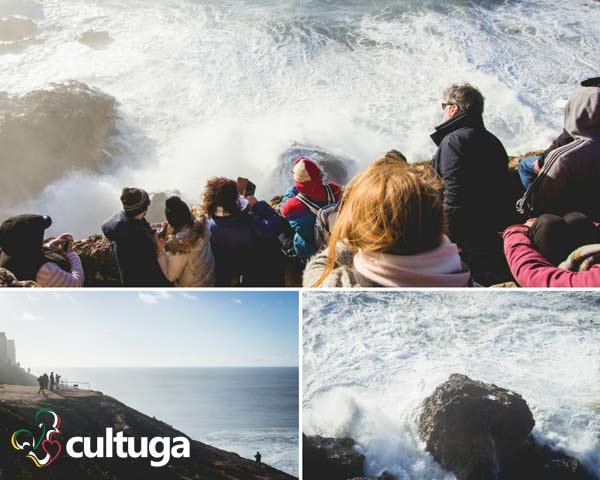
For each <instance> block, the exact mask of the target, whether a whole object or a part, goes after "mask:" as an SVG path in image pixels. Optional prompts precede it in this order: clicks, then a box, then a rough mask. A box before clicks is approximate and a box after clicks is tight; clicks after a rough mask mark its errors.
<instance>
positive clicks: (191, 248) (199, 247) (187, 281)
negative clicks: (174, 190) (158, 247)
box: [158, 219, 215, 287]
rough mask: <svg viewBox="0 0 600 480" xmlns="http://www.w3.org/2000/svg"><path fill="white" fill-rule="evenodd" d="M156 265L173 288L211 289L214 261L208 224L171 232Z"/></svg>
mask: <svg viewBox="0 0 600 480" xmlns="http://www.w3.org/2000/svg"><path fill="white" fill-rule="evenodd" d="M165 240H166V243H165V249H164V250H163V251H161V252H160V253H159V255H158V264H159V265H160V268H161V269H162V271H163V273H164V274H165V276H166V277H167V279H168V280H169V281H171V282H173V283H174V284H175V286H176V287H212V286H213V285H214V284H215V259H214V257H213V254H212V250H211V248H210V230H209V227H208V220H207V219H202V220H201V221H197V222H196V223H194V225H193V226H191V227H185V228H183V229H182V230H181V231H179V232H177V233H174V232H172V231H171V232H170V233H169V234H168V235H167V238H166V239H165Z"/></svg>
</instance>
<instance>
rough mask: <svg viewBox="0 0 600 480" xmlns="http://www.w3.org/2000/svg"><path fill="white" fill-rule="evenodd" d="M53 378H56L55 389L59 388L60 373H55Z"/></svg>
mask: <svg viewBox="0 0 600 480" xmlns="http://www.w3.org/2000/svg"><path fill="white" fill-rule="evenodd" d="M54 378H55V379H56V389H57V390H58V389H59V385H60V375H59V374H58V373H57V374H56V375H55V376H54Z"/></svg>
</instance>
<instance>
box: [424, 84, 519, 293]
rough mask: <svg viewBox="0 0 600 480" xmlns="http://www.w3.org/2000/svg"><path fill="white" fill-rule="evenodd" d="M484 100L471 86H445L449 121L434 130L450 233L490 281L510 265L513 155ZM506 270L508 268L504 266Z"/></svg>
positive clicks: (479, 275)
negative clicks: (505, 235)
mask: <svg viewBox="0 0 600 480" xmlns="http://www.w3.org/2000/svg"><path fill="white" fill-rule="evenodd" d="M483 106H484V99H483V95H482V94H481V92H480V91H479V90H478V89H477V88H475V87H473V86H471V85H469V84H463V85H452V86H450V87H448V88H447V89H446V90H445V91H444V101H443V102H442V105H441V107H442V111H443V119H444V122H443V123H442V124H441V125H438V126H437V127H436V129H435V132H434V133H433V134H432V135H431V138H432V140H433V141H434V142H435V144H436V145H437V146H438V150H437V152H436V153H435V156H434V157H433V162H432V165H433V168H434V169H435V170H436V172H437V173H438V174H439V175H440V177H441V178H442V180H443V184H444V209H445V212H446V221H447V226H448V234H449V236H450V238H451V239H452V241H453V242H454V243H456V244H457V245H458V246H459V248H460V249H461V251H462V253H461V256H462V258H463V261H465V263H467V264H468V265H469V267H470V268H471V272H472V273H473V278H474V280H475V281H477V282H478V283H480V284H483V285H487V284H490V283H492V282H495V281H497V280H498V278H493V276H492V277H490V272H493V271H496V272H498V269H501V270H502V269H503V268H505V262H504V256H503V254H502V242H501V238H500V235H499V234H498V232H499V231H501V230H502V229H503V228H504V227H506V226H507V225H508V223H509V222H510V214H511V212H512V208H511V206H512V205H511V204H512V202H511V199H510V193H509V192H510V187H509V175H508V156H507V154H506V151H505V150H504V147H503V146H502V143H501V142H500V140H498V138H496V137H495V136H494V135H493V134H492V133H490V132H489V131H488V130H486V128H485V126H484V123H483ZM504 271H506V270H504Z"/></svg>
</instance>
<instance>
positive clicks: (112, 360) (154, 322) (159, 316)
mask: <svg viewBox="0 0 600 480" xmlns="http://www.w3.org/2000/svg"><path fill="white" fill-rule="evenodd" d="M22 292H23V291H18V292H17V291H14V290H12V291H8V290H4V291H3V292H0V305H2V317H1V318H0V331H4V332H6V334H7V336H8V338H13V339H15V341H16V350H17V361H20V362H21V364H22V365H23V366H24V367H25V368H27V367H31V368H32V370H34V369H36V368H38V367H42V368H51V367H52V368H58V367H88V366H104V367H106V366H124V367H127V366H129V367H135V366H174V367H185V366H297V365H298V293H297V292H291V291H289V292H288V291H283V292H245V291H231V290H230V291H222V292H221V291H203V292H191V291H184V292H177V291H164V290H163V291H140V292H133V291H110V292H106V291H87V292H86V291H83V292H82V291H78V292H47V291H43V290H42V291H36V292H32V291H28V292H26V293H22Z"/></svg>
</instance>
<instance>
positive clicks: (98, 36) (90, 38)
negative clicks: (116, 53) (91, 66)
mask: <svg viewBox="0 0 600 480" xmlns="http://www.w3.org/2000/svg"><path fill="white" fill-rule="evenodd" d="M112 42H113V39H112V38H111V36H110V34H109V33H108V31H106V30H101V31H98V30H88V31H86V32H83V33H82V34H81V35H80V37H79V43H83V44H84V45H87V46H88V47H90V48H94V49H96V50H101V49H103V48H105V47H106V46H108V45H110V44H111V43H112Z"/></svg>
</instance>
